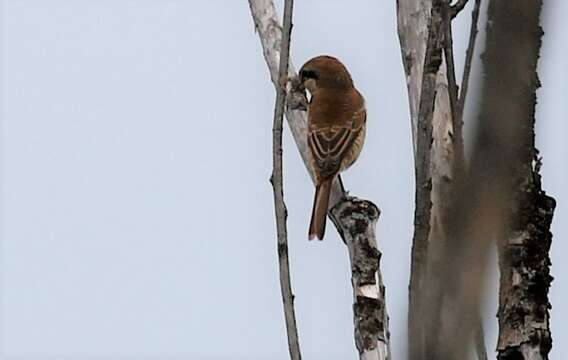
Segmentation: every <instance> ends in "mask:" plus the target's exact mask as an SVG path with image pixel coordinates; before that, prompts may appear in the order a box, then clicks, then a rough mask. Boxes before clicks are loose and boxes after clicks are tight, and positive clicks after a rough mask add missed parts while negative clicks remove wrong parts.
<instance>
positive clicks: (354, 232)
mask: <svg viewBox="0 0 568 360" xmlns="http://www.w3.org/2000/svg"><path fill="white" fill-rule="evenodd" d="M249 5H250V8H251V14H252V17H253V19H254V22H255V25H256V29H257V30H258V34H259V38H260V41H261V44H262V49H263V53H264V58H265V60H266V63H267V65H268V69H269V71H270V75H271V79H272V83H273V84H274V86H275V87H276V88H277V89H278V88H279V87H280V79H281V77H280V76H279V74H278V68H277V66H276V64H277V59H279V58H280V53H279V46H278V45H279V44H280V41H281V39H282V28H281V27H280V25H279V24H278V18H277V16H276V9H275V8H274V4H273V2H272V0H249ZM288 77H289V78H291V79H293V81H294V79H295V78H296V75H295V72H294V70H293V67H292V65H290V66H289V70H288ZM296 96H297V94H294V93H289V94H288V101H289V105H290V104H292V106H288V107H287V108H286V118H287V120H288V125H289V127H290V129H291V132H292V135H293V137H294V140H295V142H296V145H297V147H298V151H299V152H300V155H301V156H302V159H303V161H304V164H305V165H306V168H307V170H308V172H309V173H310V175H311V177H312V180H313V173H312V169H311V167H310V166H309V161H308V148H307V118H306V113H305V112H304V111H300V110H298V109H299V108H301V106H298V104H300V103H301V102H302V101H298V99H297V97H296ZM330 209H333V210H330V212H329V213H328V214H329V216H330V218H331V220H332V221H333V223H334V224H335V226H336V228H337V230H338V231H339V234H340V235H341V237H342V239H343V242H344V243H345V244H346V245H347V248H348V251H349V254H350V259H351V260H352V277H353V279H354V282H353V286H354V302H355V304H354V311H355V314H354V323H355V342H356V345H357V349H358V350H359V354H360V359H361V360H389V359H390V343H389V336H388V316H387V312H386V302H385V297H384V294H385V290H384V286H383V285H382V276H381V272H380V268H379V262H378V259H379V255H378V254H379V253H378V249H377V243H376V237H375V232H374V229H375V223H376V222H377V220H378V216H379V211H378V208H377V207H376V206H375V205H374V204H372V203H371V202H370V201H367V200H359V199H356V198H353V197H346V196H344V191H343V187H342V184H341V179H340V178H339V177H337V180H336V181H334V184H333V187H332V199H331V201H330ZM375 210H376V211H375ZM361 224H364V225H363V226H360V225H361ZM369 247H371V248H374V249H376V251H375V252H374V251H366V250H365V249H368V248H369ZM355 254H358V255H355ZM362 263H364V264H376V267H375V266H373V267H371V268H366V270H365V271H364V273H365V274H367V275H365V276H366V277H365V279H367V280H366V281H368V282H367V283H360V282H359V280H355V279H359V278H360V274H361V273H360V272H359V271H360V269H362V268H360V265H358V264H362ZM371 270H372V271H373V273H374V277H373V278H374V279H377V280H375V283H374V284H375V285H373V284H372V283H371V282H370V280H368V277H369V275H368V274H369V273H370V271H371ZM357 284H359V285H361V286H362V287H361V286H359V285H357ZM375 290H376V293H375V292H374V291H375ZM361 291H365V293H364V296H361V294H362V293H361ZM358 294H359V295H358ZM367 298H368V299H367ZM361 303H365V304H367V305H365V306H358V304H361ZM369 304H370V305H369ZM359 311H364V313H365V318H364V319H363V318H359V317H358V316H359V314H360V312H359ZM377 324H380V325H381V327H380V328H376V327H375V325H377ZM377 326H378V325H377Z"/></svg>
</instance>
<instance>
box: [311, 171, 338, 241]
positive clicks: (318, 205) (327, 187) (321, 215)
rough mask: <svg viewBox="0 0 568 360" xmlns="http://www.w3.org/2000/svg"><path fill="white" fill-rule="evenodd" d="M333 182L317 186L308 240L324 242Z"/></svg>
mask: <svg viewBox="0 0 568 360" xmlns="http://www.w3.org/2000/svg"><path fill="white" fill-rule="evenodd" d="M332 181H333V178H330V179H327V180H325V181H324V182H322V183H321V184H319V185H317V186H316V195H315V196H314V206H313V208H312V218H311V220H310V231H309V233H308V239H310V240H313V239H314V238H318V239H319V240H323V235H324V234H325V222H326V219H327V208H328V207H329V194H330V191H331V183H332Z"/></svg>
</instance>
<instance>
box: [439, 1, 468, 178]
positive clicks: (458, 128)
mask: <svg viewBox="0 0 568 360" xmlns="http://www.w3.org/2000/svg"><path fill="white" fill-rule="evenodd" d="M451 9H452V8H451V7H449V6H448V5H446V6H445V10H446V11H444V15H443V17H444V25H443V26H444V30H445V31H444V55H445V59H446V76H447V79H448V93H449V97H450V108H451V109H450V110H451V113H452V127H453V134H454V136H453V139H454V142H453V144H454V156H455V160H454V168H455V169H454V170H455V172H456V174H458V176H461V173H462V170H463V167H464V155H463V135H462V128H463V122H462V120H461V118H460V117H459V115H458V109H459V103H458V85H457V83H456V70H455V63H454V50H453V48H454V44H453V40H452V39H453V37H452V19H451V17H450V12H451Z"/></svg>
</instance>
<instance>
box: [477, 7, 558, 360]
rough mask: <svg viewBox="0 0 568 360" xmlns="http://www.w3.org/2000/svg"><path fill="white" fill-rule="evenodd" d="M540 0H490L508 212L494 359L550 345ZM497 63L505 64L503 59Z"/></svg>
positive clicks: (539, 357)
mask: <svg viewBox="0 0 568 360" xmlns="http://www.w3.org/2000/svg"><path fill="white" fill-rule="evenodd" d="M541 8H542V1H541V0H522V1H517V2H515V3H514V4H511V3H509V2H503V1H495V0H492V1H491V2H490V5H489V10H488V17H489V21H488V26H487V49H486V55H485V57H484V63H485V68H486V82H487V84H486V87H485V88H486V91H487V92H488V97H489V99H491V98H495V99H496V100H492V101H491V100H488V105H487V107H488V109H489V110H490V111H488V116H490V121H497V120H499V121H502V122H506V123H511V124H514V126H515V132H514V133H513V135H514V137H511V138H509V139H506V140H509V141H514V142H516V143H517V144H518V145H517V148H516V149H515V150H516V151H515V153H514V154H513V155H514V158H513V161H512V162H511V164H509V166H510V167H511V170H510V172H511V184H510V185H511V188H512V193H511V206H510V209H511V213H510V214H509V217H508V222H507V224H506V228H505V235H504V236H503V237H502V238H501V240H500V242H499V263H500V270H501V278H500V291H499V313H498V317H499V341H498V345H497V350H498V352H499V355H498V358H499V359H500V360H512V359H515V360H544V359H548V353H549V351H550V348H551V346H552V339H551V334H550V326H549V308H550V304H549V301H548V289H549V287H550V283H551V281H552V277H551V276H550V258H549V254H548V252H549V250H550V245H551V240H552V234H551V233H550V224H551V222H552V216H553V213H554V208H555V201H554V199H553V198H551V197H549V196H547V195H546V193H545V192H544V191H543V190H542V186H541V180H540V174H539V168H540V159H539V158H538V151H537V150H536V149H535V143H534V137H535V135H534V126H535V106H536V89H537V88H538V87H539V86H540V82H539V80H538V74H537V73H536V70H537V63H538V57H539V53H540V47H541V37H542V34H543V33H542V29H541V28H540V24H539V21H540V12H541ZM502 64H507V66H506V67H503V66H502Z"/></svg>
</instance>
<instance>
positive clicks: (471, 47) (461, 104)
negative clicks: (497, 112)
mask: <svg viewBox="0 0 568 360" xmlns="http://www.w3.org/2000/svg"><path fill="white" fill-rule="evenodd" d="M480 8H481V0H475V4H474V6H473V10H472V11H471V28H470V30H469V41H468V44H467V51H466V55H465V65H464V69H463V76H462V82H461V90H460V96H459V100H458V113H457V123H458V124H460V126H463V125H462V124H463V112H464V109H465V99H466V96H467V90H468V87H469V75H470V73H471V64H472V62H473V54H474V52H475V40H476V38H477V33H478V30H477V23H478V21H479V9H480Z"/></svg>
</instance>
